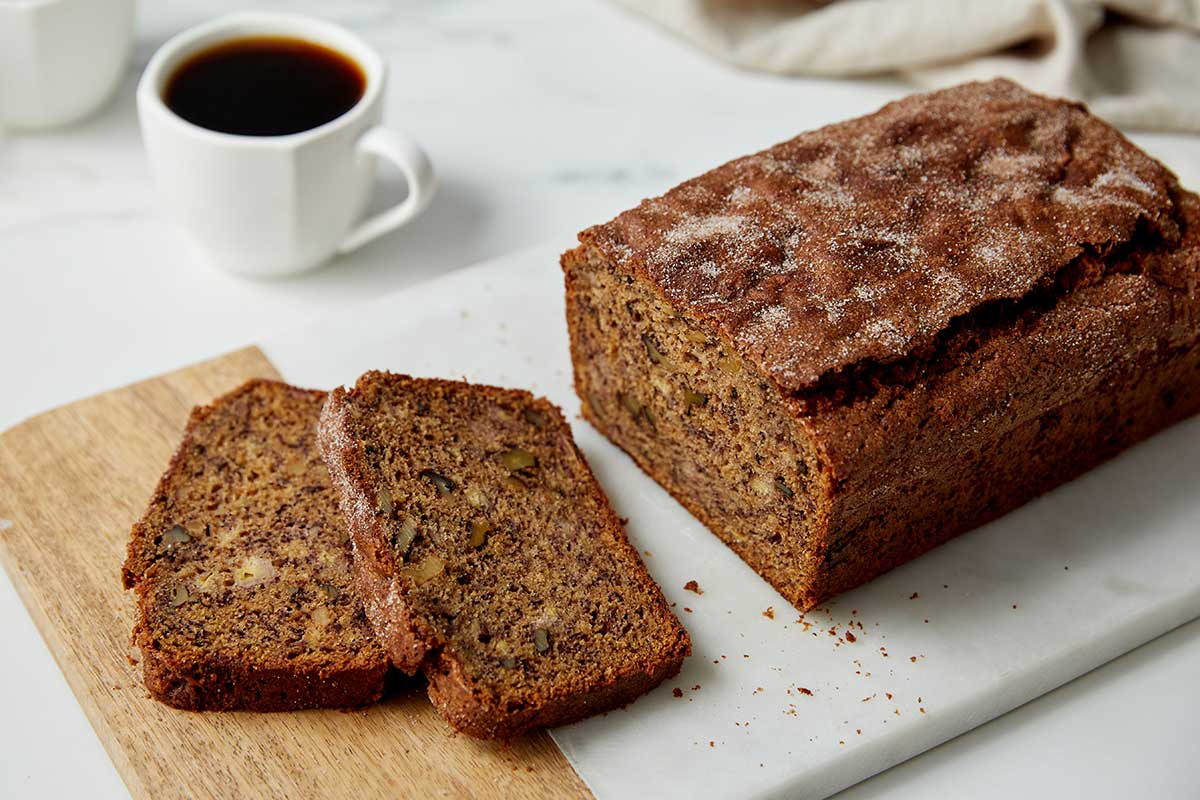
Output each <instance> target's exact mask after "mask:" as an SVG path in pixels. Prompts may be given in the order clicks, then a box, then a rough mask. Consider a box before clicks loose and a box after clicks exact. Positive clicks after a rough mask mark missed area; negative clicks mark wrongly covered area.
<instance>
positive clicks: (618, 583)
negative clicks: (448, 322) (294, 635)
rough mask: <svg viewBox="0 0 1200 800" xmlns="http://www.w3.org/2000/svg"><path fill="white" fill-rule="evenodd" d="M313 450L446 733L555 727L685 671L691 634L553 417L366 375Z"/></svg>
mask: <svg viewBox="0 0 1200 800" xmlns="http://www.w3.org/2000/svg"><path fill="white" fill-rule="evenodd" d="M319 442H320V446H321V449H322V452H323V453H324V456H325V461H326V464H327V465H328V466H329V472H330V474H331V475H332V476H333V482H334V486H335V487H337V489H338V490H339V494H340V498H341V503H342V512H343V513H344V514H345V516H346V519H347V521H348V523H349V525H350V532H351V537H352V538H353V540H354V562H355V566H356V567H357V573H358V585H359V590H360V592H361V594H362V596H363V598H364V604H365V606H366V610H367V618H368V619H369V620H370V621H371V624H372V625H373V626H374V628H375V631H376V633H377V634H378V635H379V637H380V639H381V640H382V642H383V644H384V646H385V648H386V649H387V652H388V654H389V655H390V656H391V658H392V661H393V663H394V664H395V665H396V666H397V667H399V668H400V669H402V670H404V671H405V672H408V673H413V672H415V671H417V670H418V669H419V670H421V671H423V672H424V674H425V675H426V677H427V679H428V682H429V696H430V698H431V699H432V700H433V702H434V704H435V705H436V706H437V708H438V710H439V712H440V713H441V714H442V716H443V717H445V718H446V720H447V721H448V722H449V723H450V724H451V725H452V726H454V727H455V728H456V729H458V730H460V731H463V732H465V733H468V734H470V735H472V736H477V737H481V738H502V739H504V738H510V737H513V736H517V735H519V734H520V733H522V732H524V731H527V730H529V729H531V728H536V727H548V726H554V725H561V724H565V723H568V722H572V721H574V720H577V719H580V718H582V717H585V716H588V715H590V714H594V713H597V712H599V711H605V710H608V709H611V708H615V707H618V706H621V705H624V704H626V703H629V702H631V701H632V700H634V699H635V698H636V697H638V696H639V695H641V694H642V693H644V692H646V691H648V690H650V689H651V688H653V687H654V686H656V685H658V684H659V683H660V682H661V681H663V680H664V679H666V678H668V677H670V676H672V675H675V674H676V673H677V672H678V671H679V668H680V665H681V664H682V662H683V659H684V657H685V656H686V655H688V654H689V652H690V642H689V639H688V635H687V632H686V631H685V630H684V629H683V627H682V626H681V625H680V624H679V621H678V620H677V619H676V618H675V616H674V614H672V613H671V610H670V609H669V608H668V607H667V604H666V601H665V600H664V598H663V596H662V592H661V591H660V590H659V588H658V586H657V585H656V584H655V583H654V581H653V580H652V579H651V578H650V576H649V575H648V574H647V572H646V568H645V566H644V565H643V564H642V561H641V559H640V557H639V556H638V554H637V551H635V550H634V549H633V547H632V546H631V545H630V544H629V541H628V539H627V538H626V536H625V532H624V530H623V528H622V526H621V523H620V521H619V520H618V519H617V517H616V515H615V514H614V513H613V511H612V509H611V507H610V506H609V504H608V500H607V498H606V497H605V495H604V493H603V491H601V489H600V486H599V485H598V484H597V483H596V480H595V478H594V477H593V476H592V472H591V470H590V469H589V467H588V465H587V462H586V461H584V459H583V456H582V454H581V453H580V452H579V450H578V449H577V448H576V447H575V443H574V441H573V440H572V438H571V432H570V428H569V427H568V426H567V423H566V421H565V420H564V419H563V417H562V414H561V413H560V412H559V410H558V409H557V408H556V407H554V406H553V405H551V404H550V403H548V402H546V401H545V400H540V399H536V398H534V397H533V396H532V395H530V394H529V393H527V392H522V391H514V390H508V389H498V388H494V387H487V386H474V385H470V384H466V383H457V382H451V381H441V380H420V379H414V378H410V377H407V376H404V375H393V374H389V373H382V372H368V373H367V374H365V375H363V376H362V377H361V378H360V379H359V380H358V383H357V384H356V385H355V387H354V388H353V389H352V390H351V391H348V392H347V391H344V390H342V389H336V390H334V391H333V392H332V393H331V394H330V395H329V399H328V401H327V402H326V405H325V409H324V411H323V412H322V415H321V424H320V433H319Z"/></svg>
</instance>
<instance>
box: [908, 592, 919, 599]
mask: <svg viewBox="0 0 1200 800" xmlns="http://www.w3.org/2000/svg"><path fill="white" fill-rule="evenodd" d="M920 596H921V595H919V594H917V593H916V592H913V593H912V594H911V595H909V597H908V599H909V600H916V599H917V598H918V597H920Z"/></svg>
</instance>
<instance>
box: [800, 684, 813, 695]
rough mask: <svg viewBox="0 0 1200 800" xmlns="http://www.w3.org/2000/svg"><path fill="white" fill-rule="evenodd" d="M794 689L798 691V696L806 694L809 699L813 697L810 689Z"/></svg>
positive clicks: (801, 687)
mask: <svg viewBox="0 0 1200 800" xmlns="http://www.w3.org/2000/svg"><path fill="white" fill-rule="evenodd" d="M796 688H797V689H799V690H800V694H806V695H808V696H809V697H812V696H813V693H812V690H811V689H806V688H804V687H803V686H798V687H796Z"/></svg>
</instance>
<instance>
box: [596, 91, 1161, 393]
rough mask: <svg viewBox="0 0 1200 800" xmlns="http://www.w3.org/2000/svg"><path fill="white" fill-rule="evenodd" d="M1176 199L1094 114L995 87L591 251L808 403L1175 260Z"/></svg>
mask: <svg viewBox="0 0 1200 800" xmlns="http://www.w3.org/2000/svg"><path fill="white" fill-rule="evenodd" d="M1177 188H1178V187H1177V184H1176V179H1175V177H1174V176H1173V175H1172V174H1171V173H1170V172H1169V171H1168V170H1167V169H1166V168H1165V167H1163V166H1162V165H1161V164H1159V163H1158V162H1156V161H1154V160H1153V159H1152V158H1150V157H1149V156H1147V155H1146V154H1145V153H1143V152H1142V151H1141V150H1139V149H1138V148H1137V147H1135V146H1134V145H1133V144H1132V143H1130V142H1129V141H1128V140H1127V139H1125V137H1123V136H1122V135H1121V134H1120V133H1118V132H1117V131H1116V130H1114V129H1113V128H1112V127H1111V126H1109V125H1108V124H1106V123H1104V122H1102V121H1101V120H1099V119H1097V118H1096V117H1093V116H1091V115H1090V114H1089V113H1088V112H1087V111H1086V109H1084V108H1083V107H1082V106H1080V105H1077V104H1075V103H1070V102H1066V101H1062V100H1053V99H1048V98H1045V97H1040V96H1038V95H1034V94H1031V93H1029V92H1027V91H1025V90H1024V89H1022V88H1021V87H1019V86H1017V85H1016V84H1013V83H1011V82H1008V81H992V82H990V83H972V84H965V85H962V86H958V87H955V88H952V89H947V90H944V91H940V92H934V93H931V94H924V95H914V96H912V97H908V98H906V99H904V100H901V101H899V102H895V103H891V104H889V105H887V106H885V107H884V108H882V109H881V110H879V111H878V112H876V113H874V114H871V115H869V116H865V117H860V118H858V119H854V120H850V121H848V122H843V123H840V124H836V125H830V126H828V127H825V128H821V129H819V130H816V131H812V132H809V133H805V134H802V135H800V136H798V137H796V138H795V139H792V140H791V141H788V142H783V143H782V144H778V145H776V146H774V147H772V148H770V149H769V150H765V151H763V152H761V153H757V154H755V155H751V156H747V157H745V158H740V159H737V160H735V161H731V162H729V163H728V164H725V165H724V166H721V167H718V168H717V169H715V170H713V171H711V172H708V173H706V174H704V175H701V176H700V177H698V178H695V179H693V180H690V181H687V182H685V183H683V184H681V185H679V186H677V187H676V188H674V189H672V190H671V191H669V192H667V193H666V194H665V195H663V196H662V197H658V198H655V199H652V200H646V201H643V202H642V204H641V205H640V206H638V207H637V208H635V209H632V210H630V211H626V212H625V213H623V214H621V215H620V216H618V217H617V218H616V219H614V220H613V221H612V222H609V223H607V224H605V225H600V226H597V227H594V228H591V229H589V230H587V231H584V232H583V233H582V234H581V235H580V239H581V241H583V242H584V243H585V244H592V245H594V246H596V247H597V248H598V249H599V250H600V251H601V252H602V253H603V254H604V255H605V256H607V257H608V258H609V259H611V260H612V261H613V262H615V264H616V266H617V267H618V268H619V269H622V270H624V271H628V272H633V273H636V274H640V275H642V276H643V277H645V278H648V279H649V280H650V282H651V283H652V284H653V285H654V286H655V287H656V288H657V289H658V290H659V291H660V292H661V293H662V294H663V295H664V296H665V298H666V299H667V300H668V301H669V302H671V303H672V304H673V305H674V306H675V307H676V308H678V309H679V310H680V311H681V312H683V313H684V314H685V315H687V316H689V317H693V318H697V319H700V320H702V321H704V322H706V323H707V324H709V325H712V326H713V327H715V328H716V329H717V330H718V331H719V332H720V333H722V334H723V335H724V336H725V337H726V338H727V339H729V341H730V342H731V343H732V345H733V347H734V348H735V349H736V350H737V351H738V352H740V353H741V354H742V355H743V356H745V357H746V358H748V359H750V360H751V361H753V362H754V363H756V364H758V365H759V366H760V368H761V369H762V370H763V371H764V372H765V373H767V374H768V375H770V376H771V377H772V378H773V379H774V380H775V381H776V382H777V383H778V384H779V386H781V387H782V388H783V389H785V390H789V391H800V390H804V389H807V388H810V387H812V386H814V385H816V384H818V382H819V381H821V379H822V378H824V377H826V376H829V375H832V374H835V373H838V372H840V371H842V370H845V369H846V368H849V367H853V366H855V365H860V364H870V363H873V362H877V363H888V362H891V361H894V360H896V359H898V358H901V357H903V356H905V355H908V354H910V353H913V352H914V351H917V350H920V349H921V348H923V347H925V346H927V345H929V344H930V343H932V342H933V340H934V338H935V337H936V336H937V334H938V333H939V332H940V331H942V330H943V329H945V328H946V326H947V324H948V323H950V321H951V320H952V319H954V318H955V317H958V316H960V315H963V314H966V313H968V312H970V311H971V310H972V309H975V308H977V307H978V306H979V305H980V304H982V303H985V302H987V301H989V300H996V299H1001V298H1018V297H1021V296H1023V295H1025V294H1026V293H1027V292H1029V291H1030V290H1031V289H1034V288H1035V287H1038V286H1040V285H1047V284H1050V283H1051V282H1053V280H1054V278H1055V276H1056V274H1057V273H1058V272H1059V271H1060V270H1061V269H1062V268H1063V267H1064V266H1065V265H1067V264H1069V263H1071V262H1072V261H1073V260H1075V259H1076V258H1077V257H1078V256H1080V255H1082V254H1085V253H1094V254H1096V255H1100V256H1103V255H1104V254H1106V253H1108V252H1111V251H1112V250H1113V249H1114V248H1117V247H1119V246H1121V245H1122V244H1124V243H1126V242H1129V241H1130V240H1131V239H1133V238H1135V237H1143V236H1149V237H1152V238H1153V239H1157V238H1158V237H1159V236H1161V237H1163V238H1165V239H1166V240H1167V241H1168V242H1170V241H1173V240H1174V239H1175V238H1177V237H1178V236H1179V230H1178V226H1177V225H1176V224H1175V222H1174V218H1175V216H1176V210H1175V202H1174V200H1173V195H1174V193H1175V192H1176V190H1177Z"/></svg>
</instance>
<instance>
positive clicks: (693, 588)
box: [683, 581, 704, 594]
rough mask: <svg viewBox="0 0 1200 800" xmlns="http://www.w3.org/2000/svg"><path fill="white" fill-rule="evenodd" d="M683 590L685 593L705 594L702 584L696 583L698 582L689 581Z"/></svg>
mask: <svg viewBox="0 0 1200 800" xmlns="http://www.w3.org/2000/svg"><path fill="white" fill-rule="evenodd" d="M683 590H684V591H685V592H693V593H695V594H704V590H703V589H701V588H700V584H698V583H696V581H688V582H687V583H685V584H684V585H683Z"/></svg>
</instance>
